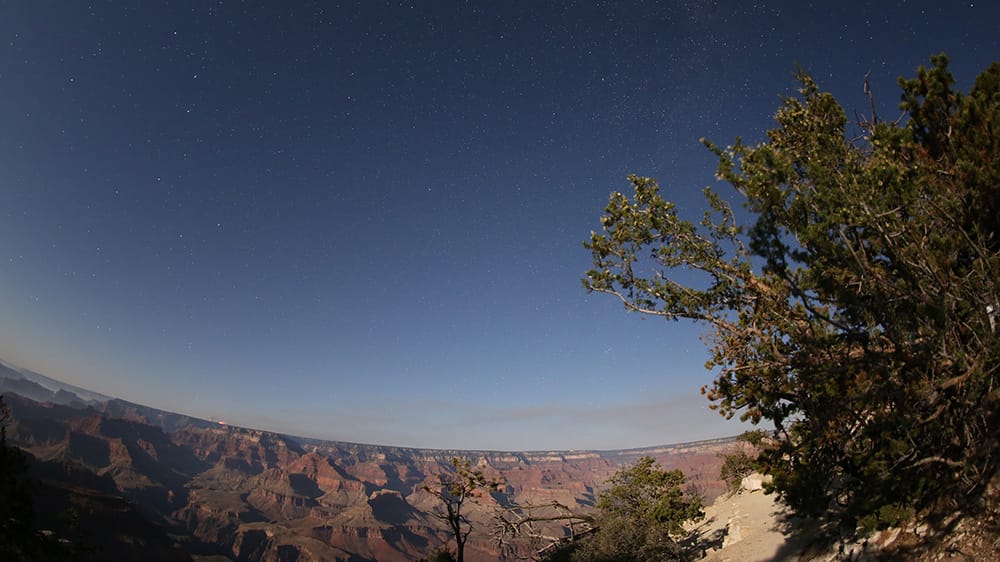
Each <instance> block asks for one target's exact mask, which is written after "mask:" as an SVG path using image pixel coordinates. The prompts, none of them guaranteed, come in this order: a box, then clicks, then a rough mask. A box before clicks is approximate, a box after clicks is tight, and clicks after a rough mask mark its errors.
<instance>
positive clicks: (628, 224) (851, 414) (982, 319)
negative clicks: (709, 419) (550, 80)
mask: <svg viewBox="0 0 1000 562" xmlns="http://www.w3.org/2000/svg"><path fill="white" fill-rule="evenodd" d="M931 61H932V65H931V66H930V68H920V69H919V70H918V72H917V76H916V77H915V78H913V79H900V82H899V84H900V87H901V88H902V104H901V108H902V110H903V112H904V118H905V119H904V118H901V119H900V120H897V121H895V122H892V121H884V120H880V119H879V118H878V116H877V115H876V114H875V112H874V104H872V107H873V111H872V114H871V116H870V117H869V118H867V119H864V120H861V122H860V123H859V124H858V132H857V134H854V133H853V132H850V131H849V128H848V119H847V116H846V114H845V112H844V110H843V108H842V107H841V106H840V105H839V104H838V103H837V101H836V100H835V99H834V98H833V96H832V95H831V94H829V93H824V92H822V91H821V90H820V88H819V86H818V85H817V84H816V82H814V81H813V79H812V78H811V77H810V76H809V75H807V74H805V73H799V74H798V79H799V81H800V83H801V88H800V90H799V94H800V95H799V96H793V97H790V98H788V99H786V100H785V101H784V103H783V104H782V105H781V107H780V108H779V110H778V112H777V116H776V119H777V122H778V127H777V128H775V129H774V130H771V131H769V132H768V135H767V140H766V141H765V142H762V143H760V144H757V145H747V144H744V143H742V142H741V141H739V140H737V141H736V142H735V143H734V144H733V145H732V146H729V147H726V148H722V147H719V146H716V145H714V144H712V143H710V142H706V143H705V144H706V145H707V146H708V147H709V149H711V150H712V151H713V152H715V154H717V155H718V157H719V169H718V175H717V177H718V178H719V179H720V180H722V181H724V182H726V183H728V184H729V185H731V186H732V188H733V191H734V195H733V198H735V199H738V200H740V201H741V202H742V206H743V210H742V211H739V210H736V209H734V208H733V207H732V206H731V205H730V202H729V199H730V198H729V196H726V197H724V196H723V195H720V194H718V193H716V192H715V191H713V190H712V189H710V188H706V189H705V192H704V193H705V196H706V201H707V206H708V210H707V211H706V213H705V215H704V218H703V219H702V220H701V221H700V222H697V223H696V222H691V221H688V220H684V219H682V218H681V217H680V216H678V213H677V210H676V207H675V205H674V204H673V203H671V202H670V201H668V200H667V199H664V197H663V196H662V195H661V194H660V189H659V186H658V184H657V182H656V181H655V180H652V179H650V178H644V177H639V176H630V177H629V181H630V182H631V183H632V186H633V188H634V193H633V195H632V196H631V197H627V196H626V195H623V194H621V193H613V194H612V195H611V198H610V201H609V203H608V206H607V208H606V210H605V215H604V216H603V217H602V218H601V224H602V227H603V228H602V231H601V232H599V233H592V235H591V238H590V240H589V241H588V242H586V243H585V246H586V247H587V248H588V249H590V250H591V252H592V255H593V265H594V267H593V269H591V270H590V271H588V272H587V274H586V278H585V279H584V285H585V286H586V288H587V289H589V290H591V291H597V292H602V293H609V294H611V295H613V296H615V297H617V298H618V299H620V300H621V302H622V303H623V304H624V305H625V307H626V309H628V310H630V311H637V312H640V313H644V314H650V315H656V316H661V317H664V318H666V319H671V320H673V319H681V318H684V319H691V320H695V321H699V322H702V323H704V324H706V325H707V326H708V327H709V328H710V333H709V336H708V337H709V338H710V340H711V343H712V346H711V354H710V355H711V359H710V360H709V361H708V368H709V369H713V370H715V372H716V373H717V378H716V380H715V381H714V383H713V384H712V385H710V386H708V387H706V388H705V389H704V392H705V393H707V395H708V397H709V398H710V399H711V400H712V402H713V404H712V407H713V408H716V409H718V410H719V411H720V412H721V413H722V414H723V415H725V416H729V417H731V416H734V415H739V416H740V417H741V418H742V419H744V420H748V421H750V422H752V423H754V424H758V423H763V422H767V423H769V424H771V425H773V428H774V430H775V432H776V437H777V439H776V440H775V441H774V442H773V443H772V444H771V446H767V447H764V448H763V449H762V450H761V452H760V455H759V457H758V458H757V459H756V462H757V463H759V465H760V466H761V468H762V469H764V470H766V471H767V472H768V473H770V474H771V475H772V476H773V477H774V482H773V486H774V489H775V490H776V491H777V492H778V494H779V495H780V497H781V498H782V499H783V500H784V501H785V502H786V503H787V504H788V505H789V506H790V507H791V508H792V509H793V510H794V511H795V512H796V513H798V514H801V515H805V516H811V517H816V518H820V519H824V520H829V521H834V522H837V523H839V524H840V525H841V526H842V527H844V528H847V529H849V530H853V529H854V528H855V527H856V526H857V525H858V524H859V523H863V524H864V526H865V527H866V528H868V529H874V528H879V527H884V526H888V525H892V524H895V523H897V522H898V521H899V520H900V519H901V518H905V517H907V516H909V515H911V514H914V513H924V514H933V513H934V512H936V511H944V510H954V509H956V508H960V507H961V506H962V505H964V504H965V501H966V499H967V498H970V497H975V496H976V495H977V494H979V493H981V492H982V490H983V489H984V487H985V486H986V484H987V483H988V482H989V480H990V478H991V477H992V476H993V475H994V474H996V472H997V464H998V456H997V443H998V439H997V437H998V428H1000V420H998V408H997V406H998V402H1000V387H998V385H997V369H998V366H1000V343H998V339H997V326H996V324H997V323H998V321H1000V317H998V312H997V311H998V309H1000V234H998V226H1000V64H998V63H994V64H993V65H991V66H990V67H989V68H987V69H986V70H985V71H984V72H983V73H982V74H981V75H980V76H979V77H978V78H977V80H976V82H975V85H974V86H973V88H972V89H971V91H970V92H969V94H967V95H966V94H963V93H961V92H958V91H956V90H955V89H954V83H955V80H954V78H953V77H952V75H951V74H950V73H949V72H948V69H947V58H946V57H945V56H944V55H939V56H935V57H932V58H931ZM866 89H867V88H866ZM689 272H695V273H699V274H701V275H702V277H701V278H700V279H698V280H696V281H694V282H691V281H690V279H691V277H690V275H689Z"/></svg>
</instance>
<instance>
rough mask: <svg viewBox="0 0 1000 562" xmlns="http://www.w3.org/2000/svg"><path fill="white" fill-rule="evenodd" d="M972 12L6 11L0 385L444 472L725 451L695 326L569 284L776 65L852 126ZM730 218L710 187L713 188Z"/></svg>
mask: <svg viewBox="0 0 1000 562" xmlns="http://www.w3.org/2000/svg"><path fill="white" fill-rule="evenodd" d="M998 6H1000V5H998V4H996V3H991V2H985V1H980V0H976V1H975V2H971V1H967V2H947V1H941V0H937V1H930V2H871V3H861V2H857V3H855V2H840V3H834V2H825V1H824V2H819V1H817V2H804V1H801V0H799V1H795V2H770V3H769V2H757V3H754V2H750V1H746V0H744V1H739V2H735V1H734V2H663V3H653V2H645V3H642V2H628V3H618V2H611V3H604V2H601V3H597V2H580V3H563V2H560V3H541V2H521V3H514V2H488V3H487V2H472V3H460V4H459V3H449V2H426V3H425V2H414V3H412V4H411V3H404V4H397V3H391V4H385V3H377V2H361V3H359V4H333V3H328V2H319V3H305V2H270V3H267V4H264V5H261V4H258V3H254V2H230V1H223V2H201V1H197V2H162V1H160V2H152V1H145V0H143V1H135V2H94V3H93V4H92V5H89V6H88V5H86V4H84V3H82V2H43V1H37V2H35V1H32V2H22V1H13V0H12V1H8V2H0V96H2V98H0V99H2V103H0V201H2V207H0V358H2V359H3V360H5V361H7V362H9V363H13V364H16V365H19V366H22V367H26V368H30V369H33V370H36V371H39V372H42V373H45V374H48V375H50V376H54V377H56V378H60V379H62V380H65V381H67V382H71V383H74V384H77V385H80V386H84V387H87V388H90V389H93V390H96V391H99V392H103V393H105V394H111V395H115V396H120V397H122V398H125V399H128V400H132V401H135V402H140V403H144V404H148V405H152V406H156V407H159V408H164V409H168V410H173V411H179V412H184V413H189V414H194V415H198V416H201V417H206V418H214V419H220V420H226V421H227V422H230V423H234V424H239V425H244V426H249V427H257V428H262V429H270V430H276V431H282V432H289V433H293V434H297V435H307V436H313V437H323V438H332V439H340V440H348V441H358V442H369V443H371V442H374V443H383V444H393V445H407V446H418V447H441V448H477V449H483V448H490V449H519V450H523V449H542V448H558V449H570V448H577V449H580V448H625V447H637V446H646V445H656V444H662V443H670V442H678V441H687V440H695V439H704V438H710V437H717V436H723V435H732V434H735V433H737V432H738V431H740V430H741V427H740V426H737V425H735V424H733V423H727V422H725V420H723V419H722V418H721V417H720V416H719V415H718V414H716V413H714V412H712V411H710V410H709V409H708V408H707V404H708V403H707V401H706V400H705V399H704V398H703V397H701V396H700V394H699V392H698V390H699V388H700V387H701V386H702V385H703V384H706V383H709V382H710V381H711V378H712V374H711V373H710V372H708V371H706V370H705V368H704V362H705V360H706V359H707V352H706V349H705V346H704V343H703V342H702V341H700V340H699V338H698V336H699V334H701V333H702V332H703V328H702V327H699V326H695V325H691V324H687V323H669V322H664V321H662V320H656V319H642V318H640V317H639V316H636V315H629V314H626V313H625V312H624V311H623V310H622V308H621V306H620V305H619V304H616V302H614V301H612V300H611V299H610V298H609V297H606V296H602V295H587V294H586V292H585V291H584V289H583V288H582V286H581V283H580V278H581V277H582V275H583V272H584V271H586V269H587V268H588V265H589V263H590V256H589V252H588V251H587V250H585V249H584V248H583V247H582V245H581V242H582V241H583V240H585V239H587V238H588V236H589V233H590V231H591V230H593V229H599V227H600V223H599V217H600V214H601V211H602V209H603V207H604V205H605V204H606V202H607V197H608V194H609V193H610V192H612V191H616V190H623V191H624V190H628V189H629V185H628V183H627V182H626V180H625V176H626V175H627V174H628V173H633V172H634V173H637V174H640V175H647V176H655V177H658V178H659V179H660V180H661V183H662V185H663V186H664V190H665V192H666V193H667V195H668V196H669V197H670V198H672V199H675V200H677V201H678V202H679V204H680V206H681V208H682V210H683V211H684V213H686V214H687V216H689V217H690V218H697V217H700V210H699V209H700V206H701V195H700V190H701V188H703V187H704V186H705V185H709V184H713V185H715V180H714V179H713V174H714V172H715V165H716V163H715V161H714V159H713V157H712V156H711V154H710V153H709V152H708V151H707V150H706V149H705V148H703V147H702V146H701V145H700V144H699V142H698V139H699V138H700V137H703V136H704V137H708V138H711V139H713V140H714V141H716V142H718V143H721V144H727V143H731V142H732V141H733V140H734V139H735V138H736V137H737V136H741V137H743V139H744V140H747V141H757V140H759V139H761V138H763V135H764V131H765V130H766V129H767V128H769V127H771V126H772V125H773V115H774V112H775V109H776V108H777V106H778V104H779V101H780V96H782V95H786V94H788V93H790V92H792V91H793V90H794V88H795V86H796V84H795V82H794V80H793V78H792V73H793V71H794V70H795V68H796V64H799V65H801V66H802V67H804V68H805V69H806V70H808V71H810V72H811V73H812V74H813V75H814V76H815V77H816V79H817V80H818V82H819V83H820V85H821V87H823V88H824V89H827V90H830V91H832V92H834V94H835V95H836V96H837V97H838V99H839V100H840V101H841V103H843V104H844V105H845V107H846V109H847V111H848V113H849V115H853V114H854V113H853V112H854V111H858V112H859V113H864V112H865V110H866V108H867V107H868V106H867V100H866V98H865V97H864V94H863V92H862V80H863V77H864V76H865V74H866V73H868V72H869V71H870V72H871V77H872V85H873V88H874V91H875V96H876V98H877V102H878V104H879V110H880V112H881V113H882V115H883V116H891V117H893V118H894V117H895V116H896V115H898V113H897V111H896V107H897V105H898V101H899V91H898V88H896V86H895V80H896V78H897V77H898V76H900V75H907V76H912V75H913V74H914V71H915V68H916V67H917V66H918V65H921V64H928V59H929V56H930V55H931V54H933V53H938V52H941V51H946V52H947V53H948V54H949V55H950V57H951V60H952V65H951V68H952V71H953V72H954V73H955V75H956V77H957V78H958V84H959V87H960V88H961V89H963V90H968V88H969V87H970V86H971V84H972V81H973V79H974V77H975V76H976V75H977V74H978V73H979V72H980V71H982V70H983V69H985V68H986V66H988V65H989V63H990V62H991V61H993V60H995V59H996V58H997V56H998V54H1000V39H998V38H1000V24H998V22H1000V7H998ZM719 187H720V189H723V192H724V193H727V194H728V193H729V192H728V191H725V188H724V186H719Z"/></svg>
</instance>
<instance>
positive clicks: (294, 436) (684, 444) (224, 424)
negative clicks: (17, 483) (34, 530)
mask: <svg viewBox="0 0 1000 562" xmlns="http://www.w3.org/2000/svg"><path fill="white" fill-rule="evenodd" d="M0 364H2V365H4V366H6V367H9V368H10V369H12V370H14V371H16V372H17V373H18V374H19V375H21V376H22V377H24V378H25V380H29V381H32V377H33V376H40V377H43V378H45V379H50V380H53V381H56V382H58V383H60V384H63V385H65V386H68V387H71V388H74V389H79V390H83V391H85V392H87V393H91V394H95V395H99V396H103V397H104V398H106V399H107V400H108V401H111V400H120V401H122V402H126V403H128V404H135V405H137V406H142V407H144V408H150V409H152V410H157V411H161V412H165V413H168V414H174V415H178V416H184V417H188V418H193V419H197V420H199V421H202V422H205V423H207V424H211V425H218V426H219V427H232V428H235V429H241V430H246V431H260V432H264V433H272V434H274V435H278V436H281V437H290V438H292V439H299V440H306V441H318V442H321V443H333V444H343V445H357V446H363V447H375V448H386V449H408V450H413V451H439V452H465V453H501V454H503V453H514V454H543V453H638V452H642V451H651V450H656V449H666V448H674V447H688V446H694V445H701V444H707V443H714V442H720V441H734V440H736V438H737V437H738V435H737V434H734V435H728V436H722V437H711V438H706V439H697V440H694V441H680V442H673V443H661V444H657V445H646V446H640V447H626V448H612V449H559V448H555V449H481V448H472V449H466V448H454V447H445V448H438V447H412V446H406V445H391V444H386V443H366V442H359V441H344V440H341V439H329V438H324V437H314V436H310V435H299V434H296V433H289V432H281V431H272V430H268V429H263V428H257V427H247V426H242V425H236V424H231V423H228V422H226V421H225V420H213V419H209V418H204V417H201V416H197V415H194V414H189V413H185V412H178V411H173V410H164V409H162V408H158V407H156V406H153V405H150V404H143V403H140V402H133V401H131V400H127V399H125V398H122V397H119V396H113V395H107V394H104V393H101V392H96V391H94V390H91V389H88V388H84V387H78V386H77V385H74V384H70V383H68V382H66V381H63V380H60V379H58V378H56V377H53V376H49V375H47V374H45V373H40V372H38V371H36V370H34V369H29V368H26V367H23V366H21V365H17V364H16V363H12V362H10V361H8V360H7V359H6V358H4V357H0ZM26 373H27V374H26ZM32 382H34V381H32ZM35 384H39V385H40V386H43V387H45V385H44V384H41V383H37V382H36V383H35ZM45 388H46V389H48V390H49V391H50V392H53V393H54V392H56V391H55V390H52V389H50V388H48V387H45ZM67 392H73V391H72V390H69V391H67ZM15 394H16V393H15ZM74 394H75V393H74ZM19 396H20V395H19ZM77 397H79V398H82V399H84V400H87V401H88V402H90V401H94V400H93V399H87V398H84V397H82V396H79V395H77ZM22 398H25V399H28V400H31V398H28V397H25V396H22Z"/></svg>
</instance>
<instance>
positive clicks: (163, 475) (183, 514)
mask: <svg viewBox="0 0 1000 562" xmlns="http://www.w3.org/2000/svg"><path fill="white" fill-rule="evenodd" d="M0 393H2V394H3V396H4V402H5V403H6V404H7V406H8V408H9V410H10V414H11V419H10V421H9V425H8V427H7V436H8V440H9V442H10V443H11V444H13V445H16V446H17V447H20V448H21V449H22V450H24V451H25V452H26V453H27V454H28V455H29V458H30V469H29V475H30V476H31V477H32V479H33V480H34V482H35V486H36V494H37V496H38V498H39V502H40V503H39V505H40V506H41V508H40V509H39V510H38V511H39V513H38V514H37V519H38V521H37V524H38V525H39V526H40V527H42V528H45V529H54V530H55V531H54V532H56V533H62V534H69V533H73V532H76V533H78V535H79V536H82V537H86V539H85V540H86V541H87V542H88V543H89V544H92V545H93V546H94V547H95V548H97V549H98V551H99V552H101V553H103V554H104V555H105V556H107V557H109V558H113V559H139V558H141V559H144V560H150V561H154V560H163V561H167V560H171V561H172V560H199V561H203V562H221V561H223V560H238V561H265V560H268V561H270V560H281V561H296V560H302V561H305V560H329V561H338V560H342V561H351V562H358V561H365V560H379V561H386V562H394V561H404V560H416V559H419V558H421V557H423V556H428V555H429V554H431V553H432V552H434V551H435V550H437V549H438V548H440V547H442V546H444V545H446V544H447V542H448V540H449V539H450V535H449V534H448V532H447V531H446V528H445V526H444V524H443V522H442V521H440V520H439V518H437V517H435V516H434V513H435V512H436V510H438V509H440V505H439V500H438V499H437V498H436V497H435V496H434V495H432V494H431V493H429V492H428V491H427V489H426V488H425V487H433V486H435V485H436V484H439V482H440V480H439V479H440V477H441V475H446V476H447V475H448V474H450V473H452V472H453V471H454V467H453V466H452V464H451V461H452V459H453V458H455V457H459V458H464V459H469V460H470V461H472V462H473V463H474V464H475V466H476V467H477V468H478V469H480V470H482V471H483V472H484V473H486V474H488V475H489V476H490V477H491V478H495V479H498V480H500V481H502V483H503V484H502V486H501V488H500V489H499V490H498V491H497V492H493V493H490V494H483V495H482V497H480V498H478V499H477V501H476V502H474V503H472V504H470V506H469V508H468V511H467V513H468V515H469V518H470V520H471V522H472V526H473V532H472V535H471V536H470V540H469V543H468V545H467V547H466V556H467V557H468V558H467V559H469V560H496V559H498V558H504V557H506V558H510V559H513V558H516V557H519V556H521V557H524V556H530V555H531V553H532V552H533V549H537V548H538V547H539V545H538V544H537V543H532V542H530V541H528V540H527V539H520V540H515V541H514V542H513V543H511V544H510V545H509V549H504V550H503V551H501V550H500V548H499V547H498V545H497V543H496V541H495V540H494V538H493V528H494V526H495V521H496V520H495V516H496V514H497V513H498V512H500V511H502V510H503V509H505V508H507V507H509V506H511V505H513V504H520V505H540V504H547V503H552V502H553V501H555V502H558V503H559V504H561V505H563V506H566V507H567V508H568V509H572V510H576V511H586V510H588V509H591V508H592V507H593V504H594V500H595V497H596V494H597V493H599V491H600V490H601V489H602V486H604V485H605V481H606V480H607V478H608V477H609V476H610V475H612V474H613V473H614V472H615V471H617V470H619V469H620V468H622V467H623V466H626V465H629V464H631V463H633V462H635V461H636V460H637V459H639V458H640V457H642V456H652V457H654V458H655V459H657V460H658V461H659V462H660V463H661V465H662V466H663V467H665V468H671V469H672V468H679V469H681V470H683V471H684V473H685V474H686V476H687V479H688V486H689V487H690V488H691V489H692V490H694V491H697V492H698V493H700V494H702V495H703V496H705V498H706V500H707V501H711V500H712V499H713V498H715V497H716V496H718V495H719V494H720V493H721V492H722V491H723V488H724V484H723V482H721V481H720V479H719V467H720V465H721V462H722V458H721V457H722V454H723V453H724V452H725V451H727V450H729V449H731V448H732V447H733V440H732V439H717V440H711V441H702V442H696V443H686V444H677V445H667V446H661V447H652V448H644V449H629V450H618V451H531V452H505V451H463V450H429V449H413V448H404V447H391V446H380V445H366V444H356V443H345V442H332V441H322V440H316V439H309V438H302V437H294V436H289V435H281V434H277V433H271V432H267V431H260V430H255V429H247V428H241V427H233V426H229V425H225V424H221V423H218V422H212V421H208V420H202V419H197V418H193V417H188V416H184V415H180V414H175V413H171V412H165V411H162V410H157V409H155V408H151V407H147V406H143V405H139V404H133V403H130V402H127V401H124V400H120V399H116V398H112V397H106V396H101V395H97V394H94V393H89V392H87V391H86V390H84V389H79V388H76V387H71V386H69V385H65V384H63V383H60V382H59V381H55V380H53V379H49V378H47V377H44V376H40V375H38V374H36V373H32V372H30V371H22V370H18V369H15V368H11V367H6V366H5V367H3V368H2V372H0ZM67 510H69V511H71V512H73V513H76V514H77V515H78V523H77V525H78V528H77V529H75V531H74V530H72V529H68V528H67V527H66V524H65V521H64V519H65V517H61V516H60V515H59V514H64V513H66V512H67ZM546 531H547V534H549V535H550V536H560V535H565V534H569V533H570V532H571V531H570V529H569V528H564V527H562V526H561V525H559V524H553V525H552V526H551V527H550V528H549V529H547V530H546Z"/></svg>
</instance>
